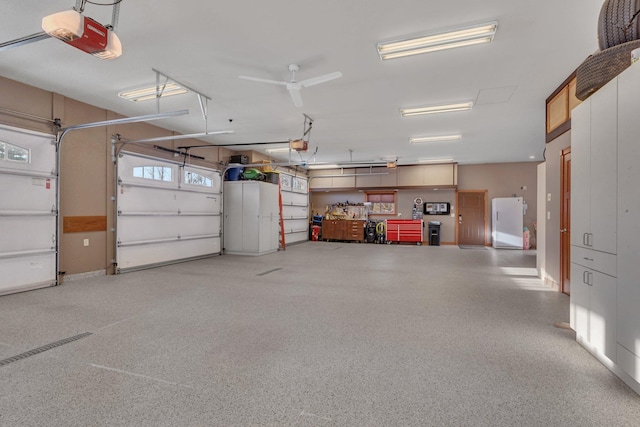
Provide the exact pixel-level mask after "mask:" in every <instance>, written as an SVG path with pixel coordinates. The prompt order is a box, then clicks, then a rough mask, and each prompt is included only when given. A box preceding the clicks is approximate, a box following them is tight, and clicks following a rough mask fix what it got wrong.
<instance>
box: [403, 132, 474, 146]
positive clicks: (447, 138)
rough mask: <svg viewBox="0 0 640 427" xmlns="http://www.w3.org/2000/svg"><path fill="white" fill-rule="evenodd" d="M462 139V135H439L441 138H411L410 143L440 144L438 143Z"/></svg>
mask: <svg viewBox="0 0 640 427" xmlns="http://www.w3.org/2000/svg"><path fill="white" fill-rule="evenodd" d="M461 138H462V135H460V134H459V133H458V134H455V135H439V136H417V137H414V138H409V142H410V143H412V144H418V143H421V142H438V141H457V140H459V139H461Z"/></svg>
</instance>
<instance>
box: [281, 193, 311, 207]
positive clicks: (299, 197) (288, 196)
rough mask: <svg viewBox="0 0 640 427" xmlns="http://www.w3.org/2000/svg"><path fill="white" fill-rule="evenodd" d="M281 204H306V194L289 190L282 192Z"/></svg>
mask: <svg viewBox="0 0 640 427" xmlns="http://www.w3.org/2000/svg"><path fill="white" fill-rule="evenodd" d="M282 204H283V205H298V206H306V205H307V195H306V194H300V193H292V192H290V191H283V192H282Z"/></svg>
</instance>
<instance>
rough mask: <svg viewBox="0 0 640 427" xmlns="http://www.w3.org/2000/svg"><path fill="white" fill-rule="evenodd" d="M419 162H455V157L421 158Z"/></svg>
mask: <svg viewBox="0 0 640 427" xmlns="http://www.w3.org/2000/svg"><path fill="white" fill-rule="evenodd" d="M418 163H453V159H420V160H418Z"/></svg>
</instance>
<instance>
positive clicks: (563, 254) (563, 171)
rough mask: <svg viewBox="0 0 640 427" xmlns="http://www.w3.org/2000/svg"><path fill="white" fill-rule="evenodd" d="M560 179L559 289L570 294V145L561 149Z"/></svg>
mask: <svg viewBox="0 0 640 427" xmlns="http://www.w3.org/2000/svg"><path fill="white" fill-rule="evenodd" d="M561 160H562V161H561V168H560V180H561V189H562V194H561V197H562V199H561V200H562V203H561V205H560V289H561V290H562V292H563V293H565V294H567V295H570V294H571V147H569V148H566V149H564V150H562V159H561Z"/></svg>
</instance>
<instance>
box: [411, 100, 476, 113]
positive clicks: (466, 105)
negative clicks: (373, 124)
mask: <svg viewBox="0 0 640 427" xmlns="http://www.w3.org/2000/svg"><path fill="white" fill-rule="evenodd" d="M471 108H473V101H468V102H458V103H456V104H446V105H432V106H430V107H415V108H402V109H400V114H402V117H409V116H419V115H422V114H438V113H450V112H453V111H466V110H470V109H471Z"/></svg>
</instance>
